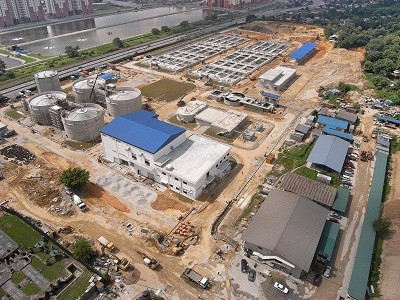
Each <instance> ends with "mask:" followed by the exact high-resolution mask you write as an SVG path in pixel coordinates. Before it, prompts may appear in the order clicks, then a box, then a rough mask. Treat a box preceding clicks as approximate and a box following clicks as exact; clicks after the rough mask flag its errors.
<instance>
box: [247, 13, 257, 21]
mask: <svg viewBox="0 0 400 300" xmlns="http://www.w3.org/2000/svg"><path fill="white" fill-rule="evenodd" d="M255 20H257V16H256V15H254V14H251V15H248V16H247V17H246V23H251V22H253V21H255Z"/></svg>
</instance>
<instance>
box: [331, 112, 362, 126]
mask: <svg viewBox="0 0 400 300" xmlns="http://www.w3.org/2000/svg"><path fill="white" fill-rule="evenodd" d="M336 119H339V120H343V121H347V122H349V123H350V124H355V123H356V122H357V120H358V116H357V115H356V114H353V113H351V112H348V111H345V110H344V109H341V110H339V112H338V113H337V114H336Z"/></svg>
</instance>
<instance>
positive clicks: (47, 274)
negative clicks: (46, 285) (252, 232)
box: [31, 256, 66, 281]
mask: <svg viewBox="0 0 400 300" xmlns="http://www.w3.org/2000/svg"><path fill="white" fill-rule="evenodd" d="M31 265H32V267H34V268H35V269H37V270H41V274H42V275H43V277H44V278H46V279H47V280H49V281H54V280H56V279H57V278H60V277H63V276H64V275H65V274H66V271H65V264H64V260H60V261H56V262H55V263H52V264H50V265H49V266H46V264H45V263H44V262H43V261H42V260H40V259H39V258H38V257H36V256H35V257H33V258H32V263H31Z"/></svg>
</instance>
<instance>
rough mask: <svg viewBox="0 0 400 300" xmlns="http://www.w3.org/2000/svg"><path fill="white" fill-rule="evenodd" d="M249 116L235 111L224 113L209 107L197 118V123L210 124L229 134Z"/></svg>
mask: <svg viewBox="0 0 400 300" xmlns="http://www.w3.org/2000/svg"><path fill="white" fill-rule="evenodd" d="M246 118H247V115H246V114H244V113H240V112H237V111H234V110H228V111H224V110H222V109H217V108H214V107H207V108H206V109H204V110H203V111H201V112H200V113H199V114H197V115H196V116H195V119H196V121H197V120H199V121H203V122H207V123H210V124H211V125H212V126H214V127H218V128H222V129H224V130H226V131H228V132H230V131H232V130H233V129H235V128H236V127H237V126H238V125H239V124H241V123H242V122H243V121H244V120H245V119H246Z"/></svg>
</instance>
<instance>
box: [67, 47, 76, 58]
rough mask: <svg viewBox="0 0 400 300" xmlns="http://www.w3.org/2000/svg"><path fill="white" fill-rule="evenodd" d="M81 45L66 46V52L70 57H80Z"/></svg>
mask: <svg viewBox="0 0 400 300" xmlns="http://www.w3.org/2000/svg"><path fill="white" fill-rule="evenodd" d="M78 50H79V46H75V47H73V46H67V47H65V53H66V54H67V56H68V57H78V56H79V51H78Z"/></svg>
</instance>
